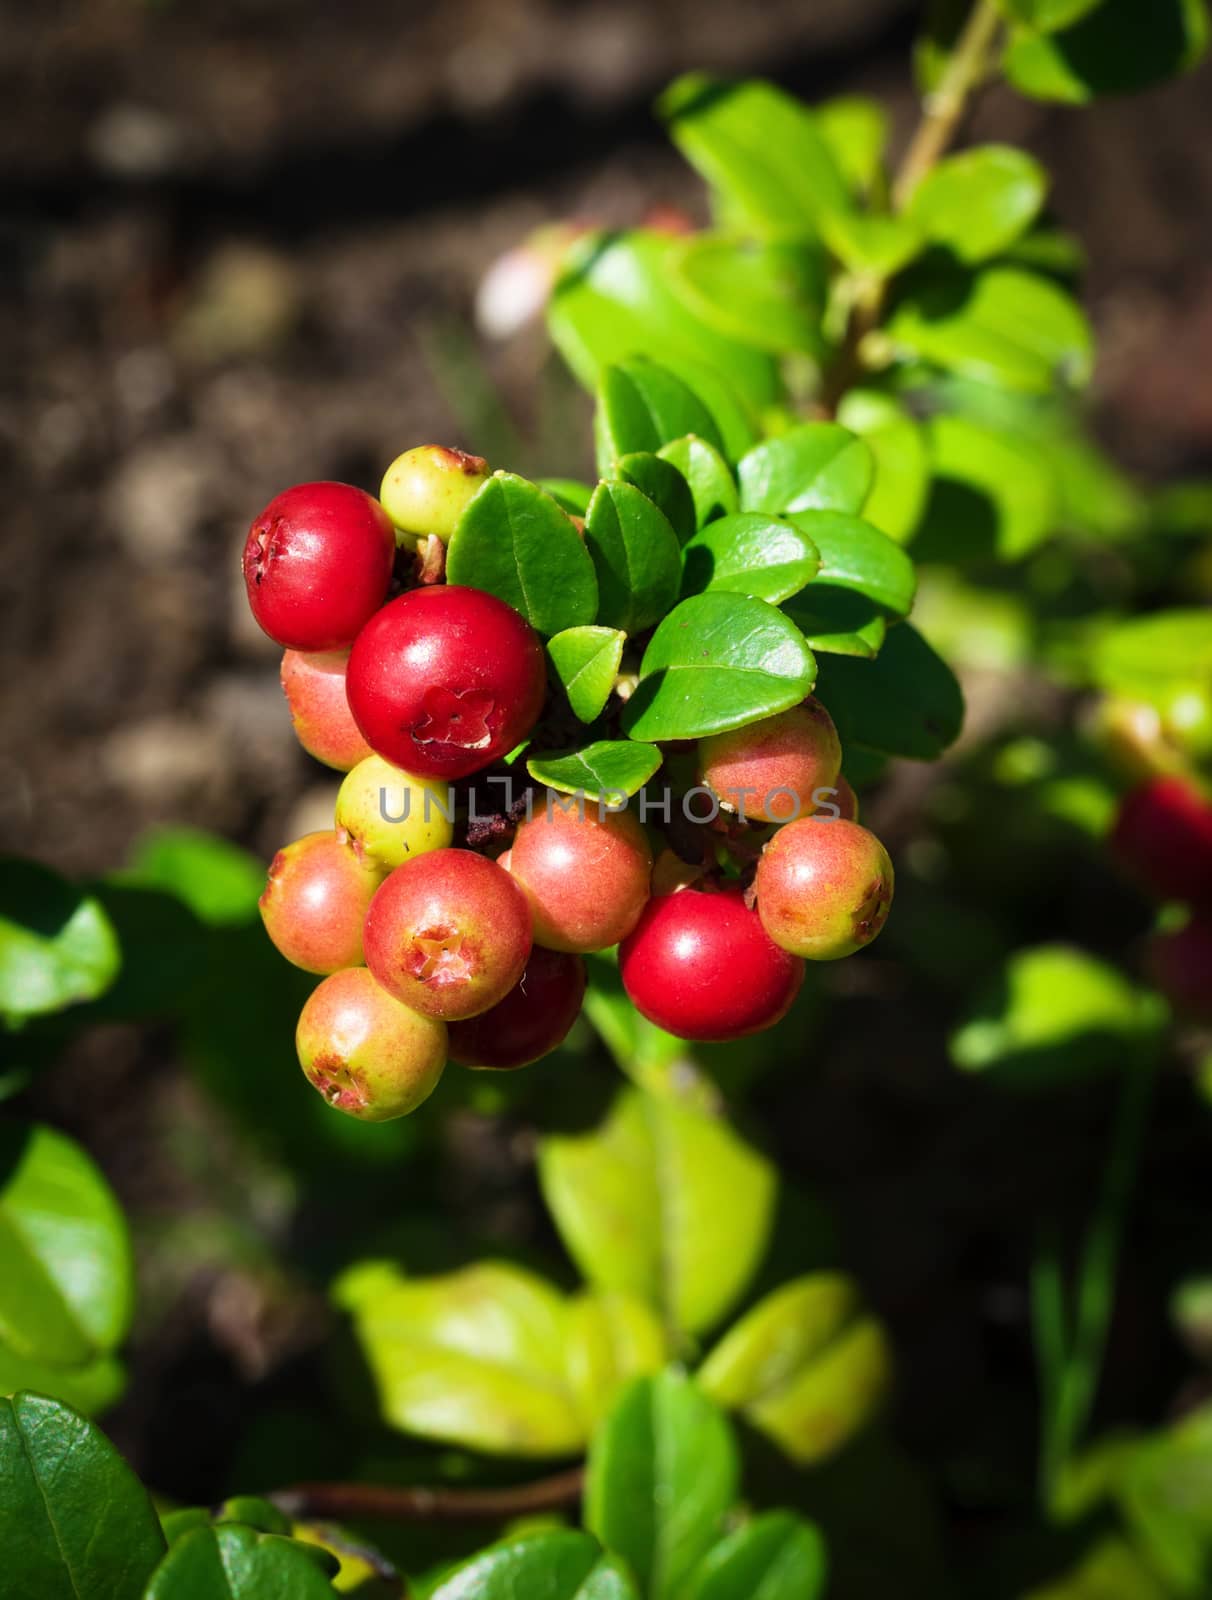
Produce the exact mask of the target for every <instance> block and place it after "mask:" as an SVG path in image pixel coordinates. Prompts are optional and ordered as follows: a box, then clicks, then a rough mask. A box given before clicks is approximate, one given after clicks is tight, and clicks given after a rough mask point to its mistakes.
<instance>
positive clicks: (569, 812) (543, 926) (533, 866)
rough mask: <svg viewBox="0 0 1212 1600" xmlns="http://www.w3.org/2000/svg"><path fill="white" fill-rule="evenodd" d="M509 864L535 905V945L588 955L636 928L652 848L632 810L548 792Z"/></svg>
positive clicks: (522, 832)
mask: <svg viewBox="0 0 1212 1600" xmlns="http://www.w3.org/2000/svg"><path fill="white" fill-rule="evenodd" d="M507 865H508V870H509V871H510V873H511V874H512V875H513V877H515V878H516V879H517V881H518V883H520V884H521V886H522V888H523V890H524V891H525V893H526V898H527V900H528V901H529V902H530V911H531V915H532V917H533V918H534V938H535V943H536V944H541V945H545V946H546V947H547V948H548V949H549V950H574V951H580V952H581V953H582V954H587V953H589V952H590V951H594V950H605V949H608V948H609V946H610V945H613V944H618V942H619V940H620V939H622V938H625V937H626V935H627V934H629V933H630V932H631V930H632V928H634V927H635V925H636V923H637V921H638V920H639V916H640V912H641V911H642V910H643V909H644V903H645V901H646V900H647V899H648V888H649V882H650V880H651V877H652V850H651V848H650V847H649V844H648V840H647V838H646V837H645V834H644V830H643V828H642V827H641V826H640V823H639V822H638V821H637V819H636V817H635V815H634V814H633V813H632V812H630V811H616V812H611V811H606V810H603V809H601V808H599V807H598V806H596V805H594V804H592V803H588V804H587V803H586V802H585V800H584V798H583V797H581V798H579V799H572V800H569V799H568V797H567V796H564V795H557V794H552V793H548V794H547V795H546V796H540V798H539V801H538V802H537V804H536V805H535V807H534V815H533V816H531V817H530V818H529V819H528V820H526V821H524V822H522V823H521V825H520V826H519V828H518V831H517V833H516V835H515V837H514V841H513V845H512V847H511V848H510V851H509V860H508V863H507Z"/></svg>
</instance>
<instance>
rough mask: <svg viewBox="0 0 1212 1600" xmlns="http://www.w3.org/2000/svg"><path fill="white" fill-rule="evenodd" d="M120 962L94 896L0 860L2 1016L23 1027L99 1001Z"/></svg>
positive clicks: (53, 875) (14, 860)
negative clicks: (26, 1022)
mask: <svg viewBox="0 0 1212 1600" xmlns="http://www.w3.org/2000/svg"><path fill="white" fill-rule="evenodd" d="M121 962H122V952H121V950H120V949H119V947H118V939H117V935H116V934H115V932H114V929H113V925H112V923H111V922H110V920H109V918H108V917H107V916H106V914H105V911H104V910H103V908H102V906H101V905H100V903H99V902H98V901H97V899H96V898H95V897H94V896H92V895H90V894H86V893H85V892H84V891H83V890H82V889H79V888H77V887H75V885H73V884H70V883H68V881H67V880H66V878H61V877H60V876H59V874H58V873H57V872H52V871H51V870H50V869H49V868H48V867H43V866H40V865H39V864H38V863H37V862H34V861H25V860H22V859H20V858H18V857H16V856H11V857H8V858H6V859H3V860H0V1017H2V1018H4V1019H6V1020H7V1021H8V1022H9V1023H10V1024H19V1023H21V1022H23V1021H24V1020H25V1019H26V1018H28V1017H37V1016H45V1015H47V1014H48V1013H50V1012H54V1011H62V1010H63V1009H64V1007H65V1006H70V1005H73V1004H75V1003H76V1002H78V1001H81V1000H93V999H96V997H97V996H98V995H100V994H103V993H104V992H105V990H106V989H107V988H109V986H110V984H111V983H113V981H114V979H115V978H116V977H117V975H118V970H119V967H120V966H121Z"/></svg>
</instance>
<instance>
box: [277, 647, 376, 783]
mask: <svg viewBox="0 0 1212 1600" xmlns="http://www.w3.org/2000/svg"><path fill="white" fill-rule="evenodd" d="M348 662H349V651H348V650H321V651H316V652H312V653H309V652H307V651H303V650H286V651H284V652H283V655H282V669H281V679H282V692H283V693H284V694H285V696H286V704H287V705H288V706H289V707H290V720H291V723H292V724H293V726H294V730H295V737H296V738H297V739H298V741H299V743H300V744H301V745H302V746H303V748H304V750H306V751H307V753H308V755H311V756H315V758H316V760H317V761H322V762H323V763H324V765H325V766H326V767H335V768H336V769H337V771H338V772H348V771H349V769H350V768H351V767H354V766H356V765H357V764H358V762H359V761H361V760H363V759H364V758H365V757H366V756H368V755H370V754H371V749H370V746H369V745H368V744H367V743H366V740H365V739H364V738H363V737H362V735H361V732H360V731H359V729H358V725H357V723H356V722H355V721H354V719H353V712H352V711H351V710H350V709H349V700H348V697H347V696H346V693H345V668H346V666H347V665H348Z"/></svg>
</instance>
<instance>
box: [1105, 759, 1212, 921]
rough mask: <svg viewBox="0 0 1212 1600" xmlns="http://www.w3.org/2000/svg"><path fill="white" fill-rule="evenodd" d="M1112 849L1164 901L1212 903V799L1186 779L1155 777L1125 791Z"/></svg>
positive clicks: (1143, 883)
mask: <svg viewBox="0 0 1212 1600" xmlns="http://www.w3.org/2000/svg"><path fill="white" fill-rule="evenodd" d="M1111 848H1112V850H1113V851H1114V853H1115V855H1116V857H1117V858H1118V859H1119V861H1120V862H1121V863H1122V865H1123V866H1124V867H1125V869H1126V870H1127V871H1128V872H1130V873H1131V874H1132V876H1133V877H1134V878H1135V879H1136V880H1137V881H1138V883H1139V884H1140V885H1141V887H1142V888H1143V889H1145V890H1147V891H1148V892H1149V893H1150V894H1152V895H1155V896H1156V897H1157V898H1158V899H1159V900H1182V901H1185V902H1186V903H1187V904H1189V905H1200V906H1212V804H1209V802H1208V801H1207V800H1206V799H1205V798H1204V796H1203V795H1202V794H1201V793H1200V792H1199V790H1198V789H1197V788H1196V787H1195V786H1194V785H1193V784H1191V783H1188V782H1187V781H1186V779H1184V778H1176V777H1165V778H1152V779H1150V780H1149V782H1147V783H1142V784H1140V785H1139V786H1138V787H1137V788H1135V789H1133V790H1132V791H1131V793H1129V794H1128V795H1126V796H1125V797H1124V799H1123V801H1122V802H1121V804H1120V808H1119V814H1118V816H1117V817H1116V820H1115V826H1114V828H1113V829H1112V833H1111Z"/></svg>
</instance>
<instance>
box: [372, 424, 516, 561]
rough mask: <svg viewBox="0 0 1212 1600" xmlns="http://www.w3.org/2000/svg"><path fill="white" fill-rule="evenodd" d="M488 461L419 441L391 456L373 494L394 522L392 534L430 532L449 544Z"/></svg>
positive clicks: (485, 474) (417, 535) (419, 535)
mask: <svg viewBox="0 0 1212 1600" xmlns="http://www.w3.org/2000/svg"><path fill="white" fill-rule="evenodd" d="M488 477H489V471H488V463H487V461H485V460H484V458H483V457H482V456H472V455H468V454H467V452H466V451H464V450H450V449H447V447H446V446H445V445H440V444H419V445H417V446H416V448H415V449H413V450H405V452H404V454H403V455H402V456H397V457H396V459H395V460H394V461H393V462H392V464H391V466H390V467H388V469H387V471H386V472H385V473H384V474H383V485H382V487H381V488H380V490H379V499H380V501H381V502H382V504H383V509H384V511H386V512H387V515H388V516H389V517H390V518H391V520H392V521H393V522H394V523H395V525H396V528H397V530H398V531H397V535H396V540H397V543H400V544H402V543H403V542H404V539H403V538H401V535H403V536H404V537H410V538H414V539H423V538H424V537H425V536H426V535H427V534H430V533H433V534H436V535H437V537H438V538H439V539H441V541H442V543H443V544H449V542H450V536H451V534H452V533H453V532H454V531H455V527H456V526H457V524H458V521H459V518H460V517H461V516H462V515H463V512H464V510H465V509H466V507H467V504H468V502H469V501H470V500H472V499H473V498H474V497H475V495H476V494H477V493H478V492H479V490H480V489H481V487H482V486H483V485H484V484H485V483H487V481H488Z"/></svg>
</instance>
